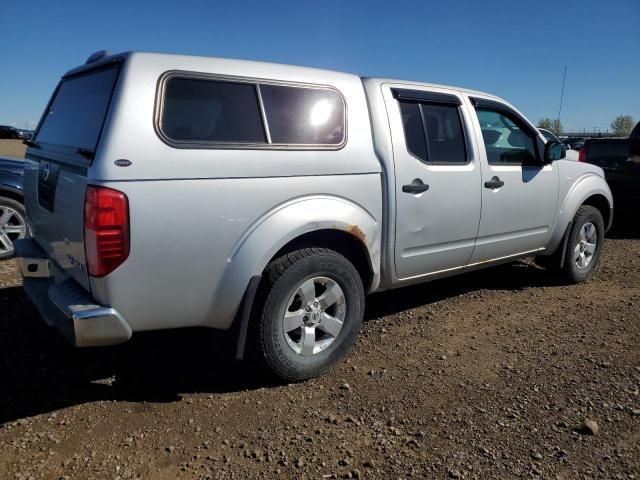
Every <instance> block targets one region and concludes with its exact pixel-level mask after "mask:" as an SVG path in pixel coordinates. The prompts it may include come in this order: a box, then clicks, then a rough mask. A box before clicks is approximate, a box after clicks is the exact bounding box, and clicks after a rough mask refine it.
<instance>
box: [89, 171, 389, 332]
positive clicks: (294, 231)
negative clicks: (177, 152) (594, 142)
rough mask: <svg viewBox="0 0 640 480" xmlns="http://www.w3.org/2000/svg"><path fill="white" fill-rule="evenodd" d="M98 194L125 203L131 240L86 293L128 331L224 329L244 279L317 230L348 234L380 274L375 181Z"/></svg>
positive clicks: (137, 187) (185, 184)
mask: <svg viewBox="0 0 640 480" xmlns="http://www.w3.org/2000/svg"><path fill="white" fill-rule="evenodd" d="M104 185H108V186H109V187H111V188H115V189H117V190H120V191H122V192H124V193H126V194H127V196H128V197H129V200H130V218H131V225H132V229H135V233H134V234H133V235H132V236H131V255H130V257H129V259H128V260H127V261H126V262H125V263H124V264H123V265H122V266H121V267H119V268H118V269H117V270H116V271H114V272H113V273H111V274H110V275H108V276H107V277H105V278H99V279H95V278H94V279H92V281H91V287H92V292H93V294H94V296H95V297H96V300H98V301H99V302H100V303H101V304H106V305H117V307H118V311H119V312H120V313H121V314H122V315H123V317H124V318H126V319H127V321H128V322H129V323H130V325H131V328H132V329H133V330H134V331H136V330H151V329H162V328H176V327H186V326H196V325H200V326H208V327H215V328H222V329H226V328H227V327H228V326H229V325H230V324H231V322H232V320H233V318H234V314H235V312H236V310H237V308H238V305H239V304H240V300H241V298H242V295H243V294H244V290H245V288H246V287H247V285H248V283H249V280H250V278H251V277H252V276H253V275H259V274H260V273H261V272H262V270H263V269H264V267H265V266H266V264H267V263H268V262H269V260H270V259H271V256H272V255H273V254H275V253H276V252H277V251H278V250H279V249H280V248H282V247H283V246H284V245H285V244H286V243H287V242H289V241H290V240H293V239H294V238H295V237H296V236H299V235H302V234H304V233H308V232H312V231H316V230H322V229H340V230H342V231H344V232H347V233H349V234H352V235H355V234H357V235H358V236H359V237H360V238H359V240H360V241H362V242H363V243H365V245H366V246H367V248H368V249H369V251H370V252H372V256H371V260H372V262H373V264H374V269H375V270H376V271H378V270H379V266H378V262H379V255H377V254H376V253H375V252H377V251H379V246H378V245H379V242H380V239H379V223H380V218H381V202H380V201H375V200H372V192H378V191H379V190H380V177H379V175H378V174H365V175H354V176H346V175H338V176H308V177H287V178H284V177H280V178H262V179H233V180H229V179H200V180H174V181H164V182H163V181H134V182H109V183H104ZM345 192H349V198H348V199H346V198H345V197H344V193H345ZM374 198H375V197H374ZM132 279H139V281H136V282H133V284H132Z"/></svg>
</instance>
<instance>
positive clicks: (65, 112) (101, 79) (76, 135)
mask: <svg viewBox="0 0 640 480" xmlns="http://www.w3.org/2000/svg"><path fill="white" fill-rule="evenodd" d="M119 72H120V62H116V63H110V64H108V65H105V66H101V67H98V68H95V69H91V70H89V71H84V72H80V73H78V74H75V75H71V76H68V77H63V78H62V80H61V81H60V83H59V85H58V87H57V88H56V90H55V92H54V94H53V97H52V98H51V100H50V102H49V105H48V106H47V109H46V110H45V112H44V114H43V117H42V119H41V120H40V124H39V126H38V128H37V130H36V133H35V136H34V139H33V141H34V142H35V143H36V144H37V145H39V146H40V147H41V148H46V149H48V150H51V151H55V152H58V153H61V154H64V155H66V156H71V157H79V158H82V159H83V160H84V162H81V163H90V161H91V159H92V158H93V156H94V155H95V151H96V149H97V147H98V143H99V141H100V135H101V134H102V128H103V125H104V122H105V118H106V116H107V112H108V110H109V106H110V104H111V98H112V96H113V91H114V89H115V86H116V82H117V79H118V75H119Z"/></svg>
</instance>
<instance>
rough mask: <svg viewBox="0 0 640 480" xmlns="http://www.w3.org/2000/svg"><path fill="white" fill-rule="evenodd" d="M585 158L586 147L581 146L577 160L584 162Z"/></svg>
mask: <svg viewBox="0 0 640 480" xmlns="http://www.w3.org/2000/svg"><path fill="white" fill-rule="evenodd" d="M586 160H587V149H586V147H582V148H581V149H580V151H578V161H579V162H584V161H586Z"/></svg>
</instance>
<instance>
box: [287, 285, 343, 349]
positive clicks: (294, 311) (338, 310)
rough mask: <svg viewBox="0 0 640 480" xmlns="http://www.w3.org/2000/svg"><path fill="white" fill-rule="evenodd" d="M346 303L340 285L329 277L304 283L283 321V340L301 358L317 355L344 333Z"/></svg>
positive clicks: (295, 292) (298, 289)
mask: <svg viewBox="0 0 640 480" xmlns="http://www.w3.org/2000/svg"><path fill="white" fill-rule="evenodd" d="M345 315H346V300H345V296H344V292H343V291H342V288H340V285H338V283H337V282H335V281H334V280H332V279H330V278H327V277H313V278H310V279H308V280H305V281H304V282H302V283H301V284H300V285H299V286H298V287H297V288H296V289H295V290H294V293H293V294H292V295H291V297H290V298H289V301H288V303H287V309H286V311H285V314H284V318H283V321H282V328H283V331H284V337H285V339H286V340H287V344H288V345H289V347H290V348H291V349H292V350H293V351H294V352H295V353H297V354H298V355H303V356H311V355H316V354H318V353H320V352H322V351H323V350H325V349H326V348H327V347H329V345H331V344H332V343H333V342H334V341H335V340H336V338H337V337H338V335H339V334H340V331H341V330H342V327H343V325H344V319H345Z"/></svg>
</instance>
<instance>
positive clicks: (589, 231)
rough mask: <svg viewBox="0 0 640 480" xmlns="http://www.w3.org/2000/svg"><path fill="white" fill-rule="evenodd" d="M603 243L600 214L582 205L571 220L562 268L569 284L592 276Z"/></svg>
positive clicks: (602, 226)
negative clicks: (571, 224)
mask: <svg viewBox="0 0 640 480" xmlns="http://www.w3.org/2000/svg"><path fill="white" fill-rule="evenodd" d="M603 243H604V221H603V219H602V214H601V213H600V211H599V210H598V209H597V208H595V207H592V206H590V205H583V206H582V207H580V208H579V209H578V212H577V213H576V215H575V217H574V218H573V226H572V228H571V232H570V234H569V241H568V242H567V250H566V252H565V259H564V265H563V267H562V270H563V274H564V276H565V278H566V279H567V280H568V281H569V282H571V283H580V282H584V281H585V280H587V279H588V278H589V277H590V276H591V274H593V272H594V271H595V269H596V267H597V266H598V261H599V260H600V254H601V252H602V245H603Z"/></svg>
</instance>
